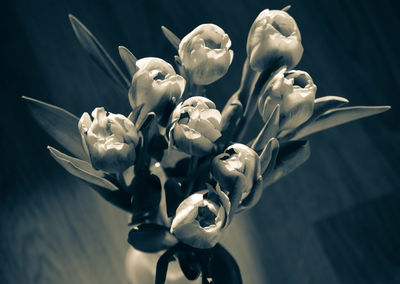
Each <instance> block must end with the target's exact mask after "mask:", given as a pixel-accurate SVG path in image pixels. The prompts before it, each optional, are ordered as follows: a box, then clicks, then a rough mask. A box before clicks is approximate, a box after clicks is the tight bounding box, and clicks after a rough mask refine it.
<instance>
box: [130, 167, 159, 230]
mask: <svg viewBox="0 0 400 284" xmlns="http://www.w3.org/2000/svg"><path fill="white" fill-rule="evenodd" d="M130 192H131V193H132V215H133V217H132V218H133V222H134V223H137V222H139V221H140V220H142V219H143V218H144V217H147V216H151V215H152V214H156V213H157V212H158V209H159V205H160V201H161V182H160V179H159V178H158V177H157V176H156V175H153V174H150V173H149V172H146V171H140V172H137V173H136V176H135V178H134V179H133V182H132V187H131V188H130Z"/></svg>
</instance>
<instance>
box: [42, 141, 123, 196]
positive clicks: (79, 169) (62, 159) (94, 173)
mask: <svg viewBox="0 0 400 284" xmlns="http://www.w3.org/2000/svg"><path fill="white" fill-rule="evenodd" d="M47 148H48V149H49V151H50V154H51V156H52V157H53V158H54V159H55V160H56V161H57V162H58V163H59V164H60V165H61V166H62V167H63V168H64V169H66V170H67V171H68V172H69V173H70V174H72V175H74V176H76V177H78V178H80V179H82V180H84V181H86V182H88V183H92V184H95V185H97V186H100V187H103V188H106V189H109V190H118V187H117V186H116V185H114V184H113V183H112V182H110V181H109V180H107V179H106V178H104V175H105V174H104V172H103V171H98V170H95V169H93V167H92V165H91V164H90V163H88V162H86V161H83V160H79V159H77V158H73V157H71V156H68V155H66V154H64V153H62V152H60V151H58V150H57V149H55V148H53V147H51V146H47Z"/></svg>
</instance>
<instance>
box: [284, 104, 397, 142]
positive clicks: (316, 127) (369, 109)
mask: <svg viewBox="0 0 400 284" xmlns="http://www.w3.org/2000/svg"><path fill="white" fill-rule="evenodd" d="M389 109H390V106H353V107H343V108H335V109H331V110H328V111H326V112H324V113H323V114H322V115H320V116H319V117H318V118H317V119H316V120H314V121H313V122H311V123H310V124H308V125H307V126H305V127H303V128H301V129H299V130H298V131H297V132H296V134H295V135H294V136H293V138H291V140H297V139H301V138H303V137H306V136H308V135H311V134H313V133H316V132H319V131H322V130H325V129H328V128H331V127H334V126H338V125H341V124H344V123H347V122H351V121H353V120H357V119H361V118H364V117H368V116H371V115H375V114H379V113H381V112H384V111H387V110H389Z"/></svg>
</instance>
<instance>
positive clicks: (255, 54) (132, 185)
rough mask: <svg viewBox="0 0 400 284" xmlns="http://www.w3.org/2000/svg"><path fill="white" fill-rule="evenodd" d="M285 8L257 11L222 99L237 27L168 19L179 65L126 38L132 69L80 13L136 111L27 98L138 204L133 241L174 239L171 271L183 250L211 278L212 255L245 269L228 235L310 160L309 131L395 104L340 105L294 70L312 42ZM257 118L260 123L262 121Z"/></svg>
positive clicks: (107, 194)
mask: <svg viewBox="0 0 400 284" xmlns="http://www.w3.org/2000/svg"><path fill="white" fill-rule="evenodd" d="M287 10H288V9H287V8H285V9H283V10H268V9H266V10H264V11H262V12H261V13H260V14H259V15H258V17H257V18H256V19H255V21H254V23H253V25H252V26H251V28H250V31H249V34H248V39H247V58H246V59H245V63H244V65H243V75H242V81H241V83H240V86H239V89H238V90H237V91H236V92H235V93H234V94H233V95H232V96H231V97H230V99H229V100H228V101H227V103H226V104H225V106H224V107H223V108H222V111H220V110H219V109H218V108H217V106H216V105H215V103H214V102H213V101H212V100H211V99H209V98H206V97H205V86H207V85H209V84H211V83H213V82H215V81H217V80H219V79H220V78H222V77H223V76H224V75H225V74H226V73H227V71H228V69H229V67H230V64H231V62H232V59H233V51H232V50H231V49H230V47H231V41H230V39H229V36H228V35H227V34H226V33H225V32H224V31H223V30H222V29H221V28H220V27H218V26H216V25H214V24H203V25H200V26H198V27H197V28H195V29H194V30H193V31H191V32H190V33H188V34H187V35H186V36H185V37H183V39H182V40H180V39H179V38H178V37H177V36H176V35H175V34H173V33H172V32H171V31H169V30H168V29H166V28H165V27H163V28H162V29H163V32H164V35H165V36H166V38H167V39H168V40H169V41H170V42H171V44H172V45H173V46H174V47H175V48H176V49H177V54H178V55H176V56H175V63H176V65H177V69H176V70H175V69H174V67H173V66H172V65H171V64H169V63H168V62H166V61H164V60H163V59H160V58H155V57H146V58H142V59H139V60H137V59H136V57H135V56H134V55H133V54H132V53H131V52H130V51H129V50H128V49H127V48H125V47H120V49H119V51H120V55H121V59H122V60H123V62H124V64H125V65H126V67H127V71H128V73H129V77H126V75H124V73H123V72H122V71H121V70H120V69H119V68H118V67H117V65H116V63H115V62H113V61H111V57H110V56H108V55H107V54H106V53H105V51H104V50H103V48H102V47H101V46H100V45H99V43H98V42H97V40H96V39H95V38H94V36H93V35H92V34H91V33H90V32H89V31H88V29H87V28H86V27H85V26H83V24H82V23H80V22H79V21H78V20H77V19H76V18H75V17H73V16H71V17H70V19H71V23H72V26H73V28H74V31H75V33H76V34H77V36H78V39H79V40H80V41H81V43H82V45H83V47H84V48H85V49H86V51H87V52H88V53H89V54H91V55H92V58H94V59H95V60H96V61H97V63H99V62H100V63H101V64H104V66H102V67H103V68H102V69H103V70H105V71H106V73H107V74H108V75H111V76H110V78H111V79H112V80H114V82H115V83H116V84H117V85H119V86H118V90H121V89H122V90H124V91H123V92H124V93H125V94H127V95H128V98H129V104H130V107H131V111H130V113H129V114H128V113H127V114H126V116H124V115H122V114H113V113H108V112H106V110H105V109H104V108H103V107H96V108H95V109H94V110H93V111H92V113H91V116H90V115H89V114H88V113H87V112H85V113H83V114H82V116H81V117H80V119H78V118H77V117H75V116H74V115H72V114H70V113H69V112H67V111H65V110H62V109H60V108H57V107H54V106H51V105H49V104H46V103H42V102H39V101H37V100H34V99H28V98H25V99H26V102H27V104H28V107H29V108H30V110H31V111H32V114H33V116H34V117H35V118H36V119H37V121H38V122H39V123H40V124H41V125H42V126H43V127H44V129H45V130H46V131H47V132H48V133H49V134H50V135H52V136H53V137H54V138H55V140H56V141H58V142H59V143H60V144H61V145H62V146H64V147H65V148H66V149H67V150H68V151H69V152H70V153H72V154H74V156H75V157H73V156H69V155H67V154H64V153H62V152H60V151H58V150H56V149H54V148H52V147H49V150H50V153H51V155H52V156H53V157H54V159H55V160H56V161H57V162H58V163H59V164H60V165H61V166H63V167H64V168H65V169H66V170H67V171H68V172H70V173H71V174H72V175H74V176H76V177H78V178H80V179H82V180H84V181H85V182H87V183H89V184H90V185H91V186H92V187H93V188H94V189H95V190H96V191H97V192H98V193H99V194H100V195H101V196H102V197H104V198H105V199H106V200H108V201H109V202H111V203H112V204H114V205H116V206H118V207H120V208H122V209H124V210H126V211H128V212H130V213H131V215H132V218H131V224H130V225H131V226H132V229H131V231H130V233H129V236H128V242H129V243H130V244H131V245H132V246H133V247H135V248H136V249H139V250H142V251H144V252H158V251H162V250H167V251H166V252H165V254H164V255H163V256H162V257H161V258H160V260H159V263H158V265H157V273H158V274H162V273H164V274H165V273H166V267H167V266H168V261H170V260H171V259H172V258H173V256H174V255H175V256H176V257H177V258H178V259H179V261H180V264H181V268H182V270H183V272H184V274H185V275H186V276H187V277H188V278H189V279H191V280H193V279H195V278H197V277H198V276H199V275H200V274H201V275H202V276H203V278H207V279H208V278H213V273H215V271H216V270H215V269H209V266H210V265H209V263H211V262H213V263H214V265H217V266H218V265H224V263H229V265H227V266H225V268H226V267H229V269H235V267H237V266H236V265H235V264H232V263H234V261H233V259H232V258H231V257H230V255H229V253H227V252H226V251H225V250H224V249H223V248H222V247H221V246H220V245H219V244H218V242H219V241H220V240H221V238H222V236H223V233H224V231H225V230H226V228H227V227H228V226H229V224H230V223H231V221H232V219H233V218H234V217H235V215H236V214H238V213H239V212H243V211H245V210H248V209H249V208H252V207H253V206H255V205H256V204H257V202H258V201H259V200H260V198H261V195H262V193H263V189H264V188H266V187H267V186H269V185H270V184H272V183H274V182H276V181H277V180H278V179H280V178H282V177H284V176H285V175H287V174H288V173H290V172H291V171H292V170H294V169H295V168H297V167H298V166H300V165H301V164H302V163H304V162H305V161H306V160H307V158H308V156H309V154H310V149H309V144H308V142H307V141H305V140H300V139H302V138H304V137H305V136H307V135H310V134H312V133H315V132H318V131H321V130H324V129H327V128H329V127H332V126H336V125H339V124H342V123H346V122H349V121H352V120H355V119H359V118H362V117H366V116H369V115H373V114H377V113H380V112H383V111H385V110H387V109H388V107H369V108H368V107H351V108H341V107H340V106H341V105H343V104H345V103H347V100H346V99H344V98H341V97H332V96H329V97H320V98H317V99H316V98H315V96H316V90H317V87H316V85H315V84H314V82H313V80H312V78H311V77H310V75H309V74H308V73H307V72H305V71H300V70H293V68H295V67H296V66H297V64H298V63H299V61H300V59H301V57H302V54H303V46H302V44H301V35H300V31H299V28H298V26H297V24H296V22H295V20H294V19H293V18H292V17H291V16H290V15H289V14H288V13H287ZM88 43H89V44H88ZM99 46H100V49H101V51H102V52H99V50H98V49H99ZM127 102H128V99H127V100H126V103H127ZM257 110H258V112H257ZM257 119H258V120H262V121H263V122H264V126H263V127H262V129H254V127H253V126H252V125H253V123H252V122H253V121H254V120H257ZM232 275H238V274H234V273H233V274H232ZM239 275H240V274H239ZM157 277H158V278H157V279H163V277H164V278H165V275H161V276H160V275H158V276H157ZM160 277H161V278H160ZM192 278H193V279H192ZM231 280H232V279H231ZM157 283H161V282H157ZM226 283H239V282H235V281H233V280H232V281H230V280H229V279H226Z"/></svg>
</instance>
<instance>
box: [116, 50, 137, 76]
mask: <svg viewBox="0 0 400 284" xmlns="http://www.w3.org/2000/svg"><path fill="white" fill-rule="evenodd" d="M118 51H119V56H120V57H121V59H122V61H123V62H124V64H125V66H126V69H128V72H129V75H131V78H132V77H133V75H135V73H136V71H137V67H136V61H137V58H136V57H135V55H133V54H132V53H131V52H130V51H129V49H127V48H126V47H125V46H118Z"/></svg>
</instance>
